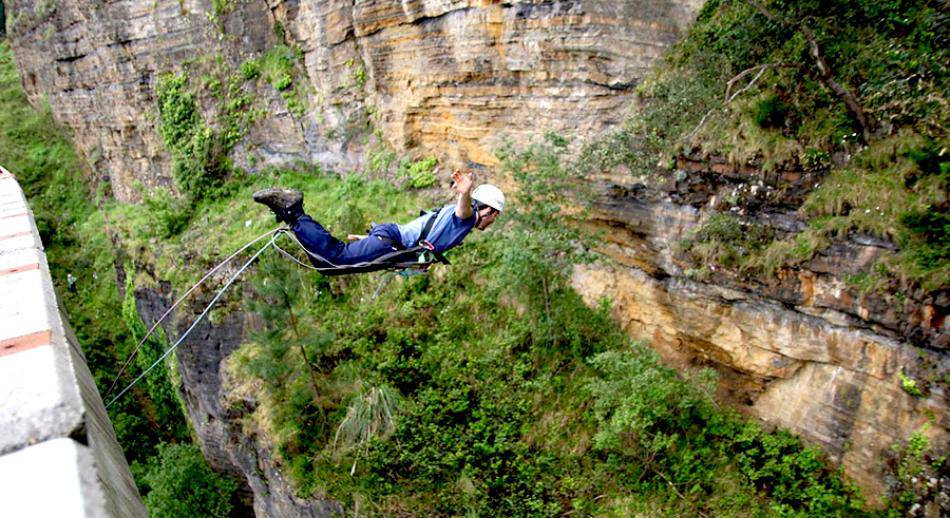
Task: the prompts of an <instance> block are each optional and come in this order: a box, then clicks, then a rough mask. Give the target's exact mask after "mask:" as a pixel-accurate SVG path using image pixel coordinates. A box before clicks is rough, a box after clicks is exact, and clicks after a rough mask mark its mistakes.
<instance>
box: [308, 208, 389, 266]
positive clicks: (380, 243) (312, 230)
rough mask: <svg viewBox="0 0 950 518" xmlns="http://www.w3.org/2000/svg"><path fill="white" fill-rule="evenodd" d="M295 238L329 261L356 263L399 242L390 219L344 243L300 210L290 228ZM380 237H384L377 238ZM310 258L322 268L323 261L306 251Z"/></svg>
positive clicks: (383, 252)
mask: <svg viewBox="0 0 950 518" xmlns="http://www.w3.org/2000/svg"><path fill="white" fill-rule="evenodd" d="M291 230H293V231H294V234H296V235H297V239H299V240H300V242H301V243H303V246H305V247H306V248H307V250H309V251H310V252H312V253H314V254H316V255H319V256H320V257H322V258H324V259H326V260H327V261H329V262H331V263H333V264H339V265H343V264H357V263H362V262H365V261H372V260H373V259H376V258H378V257H380V256H382V255H385V254H387V253H389V252H392V251H393V243H396V244H399V245H400V246H401V243H402V241H401V238H400V235H399V228H398V227H397V226H396V225H395V224H394V223H383V224H379V225H374V226H373V228H372V230H370V232H369V236H367V237H365V238H363V239H360V240H359V241H354V242H352V243H344V242H342V241H340V240H339V239H337V238H335V237H333V236H332V235H330V233H329V232H327V229H325V228H323V225H321V224H319V223H317V222H316V221H314V219H313V218H311V217H310V216H307V215H306V214H304V215H303V216H300V217H299V218H297V222H296V223H294V226H293V227H292V228H291ZM380 237H382V238H385V239H380ZM308 256H309V257H310V262H312V263H313V265H314V266H316V267H318V268H325V267H326V266H327V264H326V263H324V262H322V261H320V260H319V259H317V258H316V257H313V256H312V255H309V254H308Z"/></svg>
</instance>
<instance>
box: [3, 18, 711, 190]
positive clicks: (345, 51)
mask: <svg viewBox="0 0 950 518" xmlns="http://www.w3.org/2000/svg"><path fill="white" fill-rule="evenodd" d="M5 2H6V5H7V7H8V15H9V17H10V22H9V24H8V25H9V27H10V39H11V42H12V45H13V49H14V53H15V55H16V61H17V66H18V68H19V70H20V73H21V77H22V78H23V84H24V87H25V89H26V91H27V93H28V95H29V98H30V100H31V102H34V103H39V102H41V100H42V99H47V100H48V101H49V103H50V106H51V108H52V111H53V114H54V115H55V117H56V119H57V120H59V121H60V122H62V123H63V124H65V125H66V126H67V127H69V128H70V129H71V130H72V132H73V135H74V138H75V143H76V145H77V148H78V149H79V150H80V152H81V153H82V154H83V155H84V156H85V158H86V159H87V160H88V161H89V162H90V163H93V164H94V165H95V167H93V168H92V169H93V170H96V171H102V172H103V173H104V174H105V175H107V176H108V179H109V181H110V183H111V186H112V189H113V192H114V193H115V194H116V196H117V197H118V198H119V199H123V200H133V199H138V196H139V193H137V192H136V191H135V189H134V184H135V182H141V184H142V185H144V186H146V187H149V186H155V185H163V184H164V185H167V184H170V183H171V180H170V178H171V177H170V158H169V155H168V153H167V151H166V150H165V148H164V145H163V143H162V142H161V139H160V138H159V136H158V133H157V131H156V123H157V110H156V99H155V92H154V87H155V83H156V77H157V76H158V75H159V74H161V73H164V72H168V71H172V70H182V69H184V70H191V71H192V72H193V73H194V75H195V76H196V77H198V76H201V75H202V74H205V73H207V70H206V69H205V67H204V65H205V64H206V62H207V61H208V60H213V59H217V58H220V59H222V60H223V61H224V62H225V63H226V64H227V65H228V66H229V67H230V68H232V69H234V70H237V67H238V66H239V65H240V64H241V63H242V62H244V61H246V60H247V59H249V58H252V57H260V56H261V55H262V54H264V53H266V51H267V50H268V49H270V48H273V47H274V46H275V45H277V44H279V43H285V44H287V45H291V46H294V47H297V48H299V49H300V50H301V52H302V75H303V76H304V83H306V85H305V88H304V90H306V92H307V95H306V97H307V107H306V112H305V113H304V114H303V116H302V117H299V118H297V117H294V116H291V115H290V113H289V112H288V109H287V106H286V103H285V102H284V101H283V99H281V97H280V95H279V92H277V91H275V90H274V89H273V88H272V87H271V86H270V85H266V84H263V85H258V86H256V87H253V88H251V90H252V91H253V93H254V96H255V99H256V100H255V106H256V107H259V108H263V109H265V110H266V112H267V114H268V116H267V117H266V118H265V119H264V120H262V121H261V122H259V123H258V124H257V125H256V126H255V128H254V129H252V131H251V132H250V133H249V134H248V135H247V137H246V138H245V139H244V140H243V141H242V142H241V143H239V144H238V146H237V147H236V148H235V150H234V152H233V155H234V158H235V161H236V163H237V165H240V166H244V167H247V168H250V169H257V168H259V167H261V166H263V165H265V164H271V165H277V164H283V165H286V164H291V163H294V162H295V161H297V160H303V161H306V162H317V163H320V164H322V165H324V166H327V167H330V168H333V169H338V170H348V169H354V168H358V167H361V166H362V165H363V164H364V163H365V161H366V160H367V157H366V156H365V152H366V151H367V150H368V149H370V148H371V149H375V148H376V144H374V142H375V139H376V137H374V136H373V127H374V126H375V127H376V128H378V129H379V130H381V132H382V133H381V134H382V136H383V139H385V141H386V142H387V143H388V144H389V145H391V146H392V147H394V148H395V149H397V150H400V151H410V152H412V153H414V154H417V155H434V156H437V157H439V158H441V159H442V160H443V161H444V162H445V164H446V165H449V166H453V165H464V164H465V163H467V162H468V161H473V162H477V163H482V164H486V163H492V162H493V161H494V158H493V148H494V147H495V146H496V144H497V142H498V140H497V138H498V137H499V136H501V135H502V134H507V135H509V136H511V137H513V138H514V139H516V140H519V139H521V140H523V139H525V138H527V137H528V136H532V135H536V134H537V133H538V132H539V129H541V128H543V129H545V130H569V131H570V132H571V133H572V134H577V135H585V134H593V133H594V132H596V131H597V130H598V129H600V128H603V127H606V126H608V125H610V124H612V123H616V122H618V121H620V120H621V118H622V112H623V109H624V108H625V107H626V106H627V104H628V103H629V101H630V100H631V99H632V96H633V92H634V88H635V86H636V85H637V83H638V81H639V80H640V78H641V77H642V76H643V74H644V73H645V71H646V70H647V68H648V67H649V66H650V64H651V63H653V62H654V61H655V60H656V59H657V58H658V57H659V56H660V55H662V53H663V51H664V49H666V48H667V47H668V46H669V45H670V44H671V43H672V42H673V41H675V39H676V38H677V37H678V36H679V35H680V34H681V32H682V30H683V29H684V28H685V27H686V26H687V25H688V24H689V22H690V21H691V20H692V17H693V16H694V14H695V13H696V11H697V10H698V9H699V6H700V5H701V3H702V2H701V0H660V1H651V2H648V1H642V0H636V1H633V0H631V1H623V2H617V1H615V0H556V1H544V2H542V1H537V0H510V1H505V2H499V1H494V0H407V1H403V2H394V1H392V0H363V1H359V2H356V1H353V0H324V1H307V2H298V1H282V0H267V1H265V0H238V1H235V2H233V6H234V7H233V9H230V10H226V12H223V13H217V14H216V13H215V11H214V9H213V7H212V3H211V1H210V0H159V1H153V0H116V1H110V2H93V3H91V4H90V3H89V2H84V1H80V0H57V1H55V2H38V3H37V2H33V1H32V0H5ZM278 27H279V28H280V29H279V30H276V29H277V28H278ZM278 32H279V33H281V35H280V36H278V34H277V33H278ZM281 36H282V37H281ZM204 97H205V98H204V99H203V101H202V104H203V107H204V109H205V113H206V114H208V115H209V116H210V115H211V114H213V113H214V112H215V106H214V104H215V103H214V99H212V98H211V97H210V96H209V95H207V93H206V94H205V95H204ZM252 157H253V158H252Z"/></svg>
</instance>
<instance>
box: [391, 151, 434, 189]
mask: <svg viewBox="0 0 950 518" xmlns="http://www.w3.org/2000/svg"><path fill="white" fill-rule="evenodd" d="M436 164H438V162H437V161H436V159H435V157H425V158H420V159H419V160H415V161H409V160H405V161H403V162H402V163H401V164H400V165H399V172H398V173H397V176H398V177H399V178H403V179H405V180H407V181H408V182H409V187H411V188H413V189H426V188H429V187H432V186H433V185H435V184H437V183H438V182H439V178H438V177H437V176H436V175H435V166H436Z"/></svg>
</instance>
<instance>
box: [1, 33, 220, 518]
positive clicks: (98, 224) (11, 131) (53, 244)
mask: <svg viewBox="0 0 950 518" xmlns="http://www.w3.org/2000/svg"><path fill="white" fill-rule="evenodd" d="M0 156H2V157H3V164H2V165H3V166H4V167H5V168H7V169H9V170H10V171H11V172H14V174H16V175H17V179H18V181H19V183H20V186H21V187H22V188H23V189H24V192H25V194H26V196H27V198H28V200H29V203H30V207H31V209H32V210H33V214H34V217H35V219H36V223H37V227H38V228H39V231H40V236H41V238H42V240H43V245H44V247H45V251H46V257H47V260H48V261H49V264H50V272H51V274H52V276H53V283H54V285H55V286H56V288H57V296H58V298H59V300H60V301H61V302H62V303H63V305H64V309H65V310H66V313H67V314H68V315H69V321H70V324H71V327H72V328H73V330H74V331H75V332H76V336H77V338H78V339H79V343H80V344H82V346H83V351H84V353H85V355H86V360H87V364H88V366H89V369H90V371H91V372H92V375H93V379H94V380H95V382H96V385H97V386H98V387H99V390H100V392H103V393H104V392H105V390H106V389H108V388H109V386H110V384H111V383H112V380H113V379H114V378H115V376H116V373H117V370H118V368H119V367H120V366H121V364H122V361H123V360H124V359H125V358H127V357H128V355H129V354H130V353H131V352H132V349H133V347H134V346H135V344H136V342H137V339H138V338H140V337H141V336H142V333H143V331H144V326H143V324H142V322H141V320H139V319H138V316H137V314H135V313H134V311H133V310H134V299H133V298H132V294H131V288H132V287H133V283H132V276H133V275H134V272H133V271H132V270H130V269H129V267H128V266H124V267H123V265H124V264H125V261H126V258H125V257H124V256H123V252H122V251H121V250H117V249H116V248H114V246H113V243H112V241H111V237H112V236H111V235H110V233H109V232H110V231H112V230H113V227H112V226H111V225H112V223H113V220H112V214H110V213H109V212H108V211H106V210H103V209H102V208H101V207H99V206H97V203H103V202H104V197H106V196H108V191H107V189H106V188H107V186H106V185H99V186H94V188H92V189H91V188H90V182H91V178H87V177H85V176H84V174H83V171H84V170H85V168H84V167H83V164H82V162H81V161H80V160H79V158H78V157H77V156H76V154H75V152H74V150H73V147H72V144H71V143H70V141H69V138H68V137H67V135H66V133H65V131H63V129H62V128H60V127H59V126H57V125H56V124H55V123H54V121H53V118H52V116H51V114H50V111H49V107H48V106H44V107H42V109H40V110H35V109H33V108H32V107H31V106H30V105H29V104H28V103H27V101H26V95H25V93H24V92H23V90H22V88H21V86H20V79H19V77H18V76H17V72H16V68H15V66H14V64H13V58H12V53H11V52H10V48H9V46H8V44H7V43H6V42H4V41H0ZM93 200H95V202H94V201H93ZM157 231H161V230H157ZM117 266H120V267H122V268H120V270H119V271H117ZM120 272H121V275H124V276H125V293H126V298H125V299H123V297H122V296H121V295H120V293H119V289H118V284H117V282H116V281H117V278H121V277H120ZM69 275H71V276H73V277H74V278H75V281H74V282H69V280H68V278H67V277H68V276H69ZM164 345H165V341H164V338H163V337H162V336H161V335H160V336H159V338H158V339H156V340H150V341H149V342H148V343H147V344H146V346H145V347H143V350H142V352H141V354H140V355H139V358H138V359H137V360H136V362H135V363H133V367H132V371H134V373H135V374H137V373H138V372H141V370H140V369H141V368H143V367H144V366H146V364H150V363H151V361H154V360H155V359H157V358H158V351H159V349H160V348H161V347H163V346H164ZM153 372H154V374H151V375H149V377H148V378H147V381H146V382H145V383H143V384H142V385H140V387H142V388H144V389H145V390H144V391H141V390H140V391H133V392H131V393H130V394H128V395H127V396H126V397H125V398H123V399H121V400H119V401H117V402H116V403H115V404H114V405H113V406H112V407H110V408H109V417H110V419H111V421H112V424H113V426H114V427H115V431H116V435H117V436H118V440H119V444H120V445H122V447H123V449H124V451H125V454H126V458H127V459H128V461H129V463H130V464H131V466H132V472H133V474H134V475H135V478H136V482H137V483H138V485H139V487H140V488H141V489H142V492H143V494H144V495H145V496H146V498H148V496H149V495H148V488H149V487H152V486H150V485H149V483H148V482H147V481H146V474H147V471H148V470H147V468H146V466H147V465H149V464H150V463H153V462H155V460H154V458H155V456H156V455H158V451H159V449H160V448H164V447H163V446H160V445H161V444H162V443H179V444H181V443H184V442H188V441H190V438H189V431H188V429H187V427H186V425H185V420H184V416H183V415H182V413H181V409H180V407H179V403H178V400H177V396H176V395H175V391H174V390H173V386H172V385H171V384H170V382H169V374H170V373H169V372H168V371H166V370H165V369H156V370H155V371H153ZM131 374H132V373H126V375H125V376H124V377H123V378H122V379H121V380H120V387H119V388H121V386H124V384H126V383H128V382H130V381H131V380H132V376H131ZM168 448H171V446H168ZM194 462H203V460H202V459H201V457H200V456H198V457H196V460H195V461H194ZM179 473H180V472H179ZM196 482H198V481H195V480H189V479H187V478H182V479H181V481H180V483H181V484H184V485H188V486H190V487H200V486H193V485H192V484H194V483H196ZM156 485H158V483H156ZM217 487H220V488H223V489H227V488H225V487H224V486H217ZM228 491H229V492H224V493H221V498H223V499H225V500H230V498H231V493H230V492H233V490H231V489H228ZM211 493H212V494H214V493H213V491H212V492H211ZM182 494H184V493H182ZM202 511H203V508H193V509H191V511H190V512H189V513H185V514H177V515H176V516H194V515H195V514H196V513H200V512H202Z"/></svg>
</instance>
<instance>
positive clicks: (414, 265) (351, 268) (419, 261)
mask: <svg viewBox="0 0 950 518" xmlns="http://www.w3.org/2000/svg"><path fill="white" fill-rule="evenodd" d="M437 214H438V212H436V213H435V214H433V216H431V217H430V218H429V220H428V221H427V222H426V225H425V228H423V231H422V233H421V234H420V237H419V239H418V240H417V242H416V244H415V246H413V247H411V248H401V247H400V246H396V245H397V244H396V243H391V246H392V248H393V251H392V252H389V253H387V254H384V255H382V256H380V257H377V258H376V259H373V260H372V261H365V262H361V263H356V264H343V265H338V264H334V263H333V262H331V261H329V260H328V259H326V258H324V257H322V256H320V255H319V254H316V253H314V252H312V251H310V250H308V249H307V247H305V246H304V245H303V243H301V242H300V240H298V239H297V236H295V235H294V234H293V232H291V231H290V230H289V229H287V228H286V227H278V228H276V229H274V230H269V231H267V232H265V233H263V234H261V235H260V236H257V237H256V238H254V239H252V240H251V241H250V242H248V243H247V244H245V245H244V246H242V247H241V248H239V249H238V250H237V251H235V252H234V253H232V254H231V255H229V256H228V257H227V258H226V259H224V260H223V261H221V262H220V263H218V264H217V265H216V266H215V267H214V268H212V269H211V270H208V272H207V273H206V274H205V275H204V276H203V277H202V278H201V279H199V280H198V282H196V283H195V284H194V285H193V286H192V287H191V288H189V289H188V290H187V291H186V292H185V293H183V294H182V295H181V296H180V297H178V299H177V300H176V301H175V302H174V303H173V304H172V305H171V306H170V307H169V308H168V309H167V310H165V312H164V313H162V316H160V317H159V318H158V320H156V321H155V323H154V324H152V327H150V328H149V330H148V331H147V332H146V333H145V336H143V337H142V338H141V339H140V340H139V342H138V344H137V345H136V346H135V348H134V349H133V350H132V353H131V354H130V355H129V357H128V358H127V359H126V360H125V363H124V364H123V365H122V368H121V369H119V372H118V374H116V377H115V380H113V381H112V384H111V385H109V389H108V390H106V392H105V394H104V395H103V398H108V397H109V395H110V394H111V393H112V391H113V389H115V387H116V384H117V383H118V382H119V379H121V377H122V374H124V373H125V371H126V369H128V367H129V365H130V364H131V363H132V360H133V359H134V358H135V356H136V354H138V352H139V350H140V349H141V348H142V346H143V345H144V344H145V342H146V341H147V340H148V338H149V337H150V336H151V335H152V333H153V332H154V331H155V329H156V328H158V326H159V324H161V323H162V321H164V320H165V318H167V317H168V315H170V314H171V312H172V311H174V309H175V308H176V307H178V305H179V304H181V303H182V301H184V300H185V299H186V298H187V297H188V296H189V295H191V293H192V292H194V291H195V290H196V289H197V288H198V286H200V285H202V284H203V283H204V282H205V281H206V280H208V278H209V277H211V276H212V275H213V274H214V273H215V272H217V271H218V270H219V269H221V267H223V266H224V265H225V264H227V263H229V262H230V261H231V260H232V259H234V258H235V257H237V256H238V254H240V253H241V252H243V251H245V250H247V249H248V248H250V247H251V246H253V245H254V244H255V243H258V242H259V241H261V240H262V239H265V238H267V237H268V236H269V237H270V240H269V241H268V242H267V243H266V244H264V246H262V247H261V248H260V249H258V250H257V252H255V253H254V255H252V256H251V258H250V259H248V260H247V262H245V263H244V265H242V266H241V268H240V269H238V271H237V272H235V273H234V274H233V275H231V277H230V278H228V280H227V282H225V284H224V286H222V287H221V289H220V290H218V292H217V293H216V294H215V296H214V298H212V299H211V302H210V303H208V305H207V306H206V307H205V309H204V311H202V312H201V314H199V315H198V318H196V319H195V321H194V322H193V323H192V324H191V326H189V327H188V329H187V330H186V331H185V332H184V333H183V334H182V335H181V336H180V337H179V338H178V340H177V341H176V342H175V343H174V344H173V345H172V346H171V347H169V348H168V349H167V350H165V352H164V353H163V354H162V356H161V357H160V358H159V359H157V360H155V361H154V362H153V363H152V364H151V365H149V367H148V368H147V369H145V371H144V372H142V373H141V374H139V376H138V377H136V378H135V379H134V380H132V382H131V383H129V384H128V385H127V386H126V387H125V388H124V389H122V391H121V392H119V393H118V394H117V395H116V396H115V397H114V398H112V400H110V401H109V403H108V404H107V405H106V408H108V407H110V406H112V404H113V403H115V402H116V401H117V400H118V399H119V398H121V397H122V396H123V395H125V393H127V392H128V391H129V390H131V389H132V387H134V386H135V385H136V384H137V383H138V382H139V381H141V380H142V378H144V377H145V376H146V375H147V374H148V373H149V372H151V371H152V369H154V368H155V367H156V366H157V365H158V364H159V363H161V362H162V361H163V360H165V358H167V357H168V355H169V354H171V353H172V351H174V350H175V349H177V348H178V346H179V345H180V344H181V343H182V342H183V341H184V340H185V338H187V337H188V335H189V334H190V333H191V331H192V330H194V328H195V327H196V326H197V325H198V323H199V322H200V321H201V320H202V319H203V318H204V317H205V315H207V314H208V312H209V311H210V310H211V308H212V307H213V306H214V305H215V303H217V302H218V299H220V298H221V296H222V295H223V294H224V292H225V290H227V289H228V288H229V287H230V286H231V284H233V283H234V281H235V280H237V278H238V276H240V275H241V274H242V273H243V272H244V270H246V269H247V268H248V267H249V266H250V265H251V263H253V262H254V261H255V260H256V259H257V258H258V257H259V256H260V255H261V254H262V253H264V251H265V250H267V248H269V247H271V246H273V247H274V248H276V249H277V250H278V251H279V252H280V253H281V255H284V256H285V257H287V258H289V259H291V260H293V261H294V262H295V263H297V264H298V265H300V266H303V267H305V268H308V269H310V270H314V271H317V272H319V273H321V274H323V275H330V276H336V275H346V274H353V273H364V272H374V271H380V270H391V271H393V272H398V273H400V274H401V275H403V276H410V275H413V274H418V273H423V272H424V271H425V270H426V269H428V267H429V266H431V265H432V264H433V262H434V261H439V262H442V263H445V264H448V260H446V259H445V257H444V256H443V255H442V254H440V253H437V252H436V251H435V250H434V247H433V246H432V244H431V243H429V242H428V241H426V240H425V237H426V236H427V235H428V233H429V230H431V228H432V225H433V224H434V222H435V217H436V215H437ZM281 235H286V236H287V237H289V238H290V239H291V241H293V242H294V243H297V245H298V246H300V248H301V249H302V250H303V251H304V252H306V254H307V255H308V256H310V257H312V258H313V259H315V260H316V261H317V262H319V263H322V264H326V265H328V266H327V267H317V266H311V265H308V264H305V263H304V262H303V261H301V260H299V259H297V258H296V257H294V256H293V254H291V253H289V252H287V251H286V250H284V249H283V248H281V247H280V245H278V244H277V238H278V237H279V236H281ZM381 239H383V238H381ZM429 256H431V257H432V258H433V260H434V261H433V260H428V259H427V258H428V257H429ZM390 280H392V276H391V275H389V276H387V277H384V278H383V280H382V282H381V283H380V285H379V287H378V288H377V289H376V292H375V293H374V295H373V299H376V298H377V297H378V296H379V293H380V292H381V291H382V289H383V287H384V286H385V285H386V284H388V283H389V281H390Z"/></svg>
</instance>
